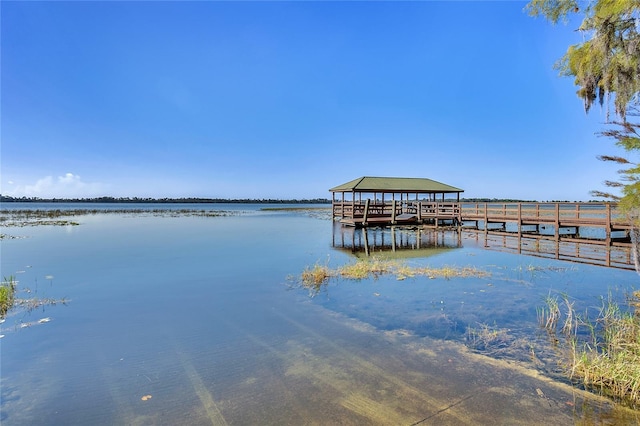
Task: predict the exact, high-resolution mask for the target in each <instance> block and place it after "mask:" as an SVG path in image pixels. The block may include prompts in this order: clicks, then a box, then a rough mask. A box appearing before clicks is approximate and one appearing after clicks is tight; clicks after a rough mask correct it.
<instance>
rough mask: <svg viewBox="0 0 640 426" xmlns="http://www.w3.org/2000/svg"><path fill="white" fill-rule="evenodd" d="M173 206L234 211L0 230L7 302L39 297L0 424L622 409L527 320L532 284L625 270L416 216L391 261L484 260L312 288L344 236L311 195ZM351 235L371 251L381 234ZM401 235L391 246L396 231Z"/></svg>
mask: <svg viewBox="0 0 640 426" xmlns="http://www.w3.org/2000/svg"><path fill="white" fill-rule="evenodd" d="M21 207H23V208H24V205H22V206H21ZM77 207H78V206H77V205H72V206H71V208H77ZM89 207H90V208H99V209H103V208H111V207H108V206H107V207H105V206H89ZM117 207H118V208H127V209H129V208H132V206H117ZM154 207H157V206H154ZM185 207H187V208H193V209H203V208H204V209H214V210H225V211H233V214H230V215H226V216H221V217H193V216H180V215H178V216H173V215H166V214H131V213H109V214H103V213H102V214H91V215H82V216H75V217H73V218H72V219H73V220H74V221H77V222H79V223H80V224H79V225H77V226H45V225H42V226H27V227H7V228H3V231H2V232H3V233H4V234H7V235H10V236H12V237H19V238H5V239H3V240H2V243H1V244H2V245H1V249H2V253H1V254H2V256H1V257H2V260H1V262H2V263H1V267H2V275H3V276H5V277H7V276H9V275H14V276H16V277H17V279H18V280H19V286H18V289H19V294H18V297H20V298H32V297H38V298H50V299H53V300H54V301H58V303H56V304H55V305H44V306H41V307H39V308H37V309H35V310H32V311H27V310H24V309H17V310H14V311H12V312H10V314H9V315H8V316H7V318H6V321H5V322H4V323H3V324H2V329H1V331H0V334H2V335H4V337H3V338H2V339H0V345H1V351H2V352H1V356H2V358H1V382H0V385H1V389H2V406H1V408H2V411H1V420H2V424H3V425H32V424H39V425H49V424H51V425H61V424H65V425H71V424H77V425H89V424H91V425H100V424H104V425H113V424H132V425H138V424H139V425H143V424H144V425H147V424H162V425H176V424H193V425H200V424H203V425H204V424H214V425H219V424H220V425H223V424H236V425H254V424H260V425H263V424H273V425H282V424H292V425H301V424H354V425H358V424H385V425H388V424H392V425H396V424H397V425H411V424H496V423H497V424H550V423H553V424H574V423H576V422H583V423H585V424H590V423H594V424H599V423H601V422H607V421H612V422H631V421H635V420H636V417H635V413H632V412H629V411H626V410H624V409H621V408H619V407H616V406H614V405H611V404H609V403H607V402H606V401H605V400H602V399H599V398H597V397H593V398H592V397H590V396H589V394H587V393H585V392H582V391H580V390H579V389H573V388H572V387H571V386H569V385H568V383H567V382H566V380H564V379H563V378H562V377H563V376H562V375H561V374H560V373H559V372H558V371H554V369H553V367H550V363H549V362H546V361H545V358H546V357H550V356H551V355H552V352H553V350H552V349H550V347H549V346H548V344H547V343H546V342H547V341H548V339H547V337H546V335H545V333H543V332H542V331H541V330H540V327H539V325H538V321H537V317H536V308H537V307H539V306H541V305H542V304H543V299H544V297H545V296H548V295H550V294H555V295H567V296H568V297H569V298H570V299H571V300H572V301H574V303H575V304H576V305H575V306H576V308H577V309H579V310H580V309H586V308H587V307H597V306H598V305H599V304H600V300H599V297H601V296H606V295H607V294H608V293H609V292H611V293H612V294H613V297H614V298H616V300H619V301H623V300H624V296H625V294H626V293H628V292H629V291H631V290H633V289H634V288H635V286H636V285H637V282H638V275H637V274H636V273H635V272H631V271H625V270H620V269H613V268H605V267H598V266H589V265H583V264H575V263H568V262H562V261H557V260H553V259H543V258H537V257H527V256H522V255H516V254H508V253H502V252H498V251H491V250H487V249H485V248H484V247H482V244H478V242H477V241H476V240H474V239H473V238H468V237H461V236H460V235H458V234H457V233H456V232H443V231H438V232H436V233H432V234H428V232H426V231H423V232H425V233H426V234H428V236H427V237H426V238H427V240H428V241H430V242H431V244H425V243H424V242H423V243H422V247H421V249H420V251H415V250H413V249H415V248H416V247H415V244H413V243H410V244H409V246H411V244H413V249H412V248H411V247H409V248H408V249H407V248H406V247H405V252H404V253H405V254H406V253H409V254H410V255H409V256H406V255H405V256H403V255H402V254H400V255H399V257H405V259H404V262H406V263H407V264H409V265H411V266H425V265H428V266H430V267H434V268H438V267H443V266H454V267H463V266H474V267H475V268H478V269H480V270H484V271H487V272H488V273H489V275H488V276H487V277H482V278H478V277H467V278H454V279H449V280H447V279H444V278H433V279H430V278H429V277H415V278H407V279H403V280H398V279H397V277H395V276H380V277H377V278H372V279H366V280H360V281H353V280H345V279H333V280H331V281H329V283H328V284H326V285H325V286H323V287H322V288H321V289H320V291H318V292H315V291H310V290H309V289H306V288H304V287H302V286H301V285H300V283H299V280H297V279H296V278H297V277H299V276H300V274H301V272H302V271H303V270H304V269H305V268H308V267H311V266H313V265H315V264H322V265H328V266H329V267H339V266H341V265H344V264H347V263H350V262H354V261H355V259H356V255H355V254H354V253H353V252H354V251H358V250H355V249H353V248H350V247H347V248H346V249H344V248H343V247H344V246H345V244H344V241H345V239H346V240H347V241H351V242H353V241H355V239H356V237H358V236H357V235H354V233H355V232H361V231H360V230H346V231H345V230H342V229H341V228H340V227H339V226H336V225H335V224H333V223H332V222H331V221H330V220H328V219H327V218H326V214H319V213H318V212H317V211H314V210H310V211H265V210H261V208H263V207H264V206H256V205H224V206H218V205H213V206H209V205H208V206H202V205H190V206H169V207H168V208H170V209H179V208H185ZM276 207H280V206H276ZM315 207H317V206H315ZM3 208H7V206H3ZM32 208H33V207H32ZM135 208H145V209H151V207H149V206H144V205H141V206H135ZM162 208H167V206H162ZM370 232H371V238H372V241H370V244H371V247H374V245H375V243H376V241H377V240H376V238H383V237H382V236H383V235H387V242H388V240H389V238H390V237H389V234H388V233H389V230H377V231H375V230H372V231H370ZM403 232H404V231H403ZM406 232H408V234H406V235H405V236H404V237H403V236H398V241H395V244H396V248H397V249H398V250H397V252H401V251H402V250H401V249H402V247H400V246H402V238H407V239H408V240H410V239H411V238H413V237H412V235H414V234H411V232H414V231H406ZM426 234H425V235H426ZM414 236H415V235H414ZM361 237H362V235H361V234H360V236H359V238H361ZM349 244H350V243H347V244H346V245H347V246H349ZM383 245H384V244H381V247H382V246H383ZM425 245H426V247H425ZM412 250H413V251H412ZM368 254H369V255H376V253H375V248H374V249H373V253H368ZM378 254H381V255H382V254H384V253H378ZM358 255H359V256H362V253H358ZM62 299H64V300H65V301H66V303H65V304H61V303H59V302H60V301H61V300H62ZM483 326H490V327H493V328H495V329H497V330H502V331H503V332H504V333H505V336H507V337H505V345H504V346H502V347H497V348H482V347H478V345H476V344H475V343H477V342H470V337H469V336H470V332H469V331H470V330H473V329H476V328H481V327H483ZM483 349H485V350H484V352H483ZM487 349H491V350H487Z"/></svg>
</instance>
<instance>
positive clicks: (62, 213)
mask: <svg viewBox="0 0 640 426" xmlns="http://www.w3.org/2000/svg"><path fill="white" fill-rule="evenodd" d="M98 214H130V215H136V216H162V217H182V216H196V217H218V216H233V215H237V214H240V212H236V211H228V210H196V209H68V210H67V209H51V210H28V209H27V210H22V209H16V210H11V209H3V210H0V223H1V224H2V226H4V227H23V226H38V225H53V226H67V225H79V223H78V222H76V221H73V220H70V219H65V218H70V217H77V216H88V215H98Z"/></svg>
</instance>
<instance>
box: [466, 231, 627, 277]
mask: <svg viewBox="0 0 640 426" xmlns="http://www.w3.org/2000/svg"><path fill="white" fill-rule="evenodd" d="M463 239H464V240H465V241H467V240H472V241H475V243H476V244H478V245H479V246H481V247H484V248H486V249H489V250H497V251H503V252H507V253H517V254H524V255H528V256H536V257H543V258H548V259H557V260H564V261H568V262H577V263H585V264H589V265H597V266H607V267H611V268H620V269H630V270H633V269H635V263H634V259H633V253H632V247H631V244H628V243H620V244H617V243H614V244H612V245H610V246H607V245H605V244H603V243H602V242H599V241H597V240H595V241H593V242H589V241H588V240H578V239H572V238H566V237H562V236H560V237H554V236H553V235H549V236H545V235H543V236H541V235H528V234H522V235H518V234H516V233H509V232H503V231H495V232H492V231H489V232H485V231H483V230H480V231H477V230H471V231H469V230H465V231H463Z"/></svg>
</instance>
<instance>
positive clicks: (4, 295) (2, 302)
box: [0, 275, 16, 318]
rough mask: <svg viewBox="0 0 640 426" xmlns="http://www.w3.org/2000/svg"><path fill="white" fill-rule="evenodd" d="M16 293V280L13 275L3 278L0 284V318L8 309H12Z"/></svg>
mask: <svg viewBox="0 0 640 426" xmlns="http://www.w3.org/2000/svg"><path fill="white" fill-rule="evenodd" d="M15 293H16V280H15V278H14V277H13V275H10V276H9V277H8V278H7V277H5V278H4V280H3V281H2V283H0V318H4V317H5V315H7V312H8V311H9V309H11V308H12V307H13V304H14V300H15Z"/></svg>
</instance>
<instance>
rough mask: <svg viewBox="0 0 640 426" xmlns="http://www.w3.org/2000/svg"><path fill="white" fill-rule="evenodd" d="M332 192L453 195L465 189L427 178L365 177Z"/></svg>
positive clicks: (335, 188)
mask: <svg viewBox="0 0 640 426" xmlns="http://www.w3.org/2000/svg"><path fill="white" fill-rule="evenodd" d="M329 191H331V192H352V191H353V192H408V193H438V194H440V193H451V192H464V190H463V189H460V188H456V187H454V186H450V185H446V184H444V183H441V182H437V181H435V180H431V179H426V178H399V177H371V176H364V177H361V178H358V179H354V180H352V181H350V182H347V183H343V184H342V185H338V186H336V187H334V188H331V189H330V190H329Z"/></svg>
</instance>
